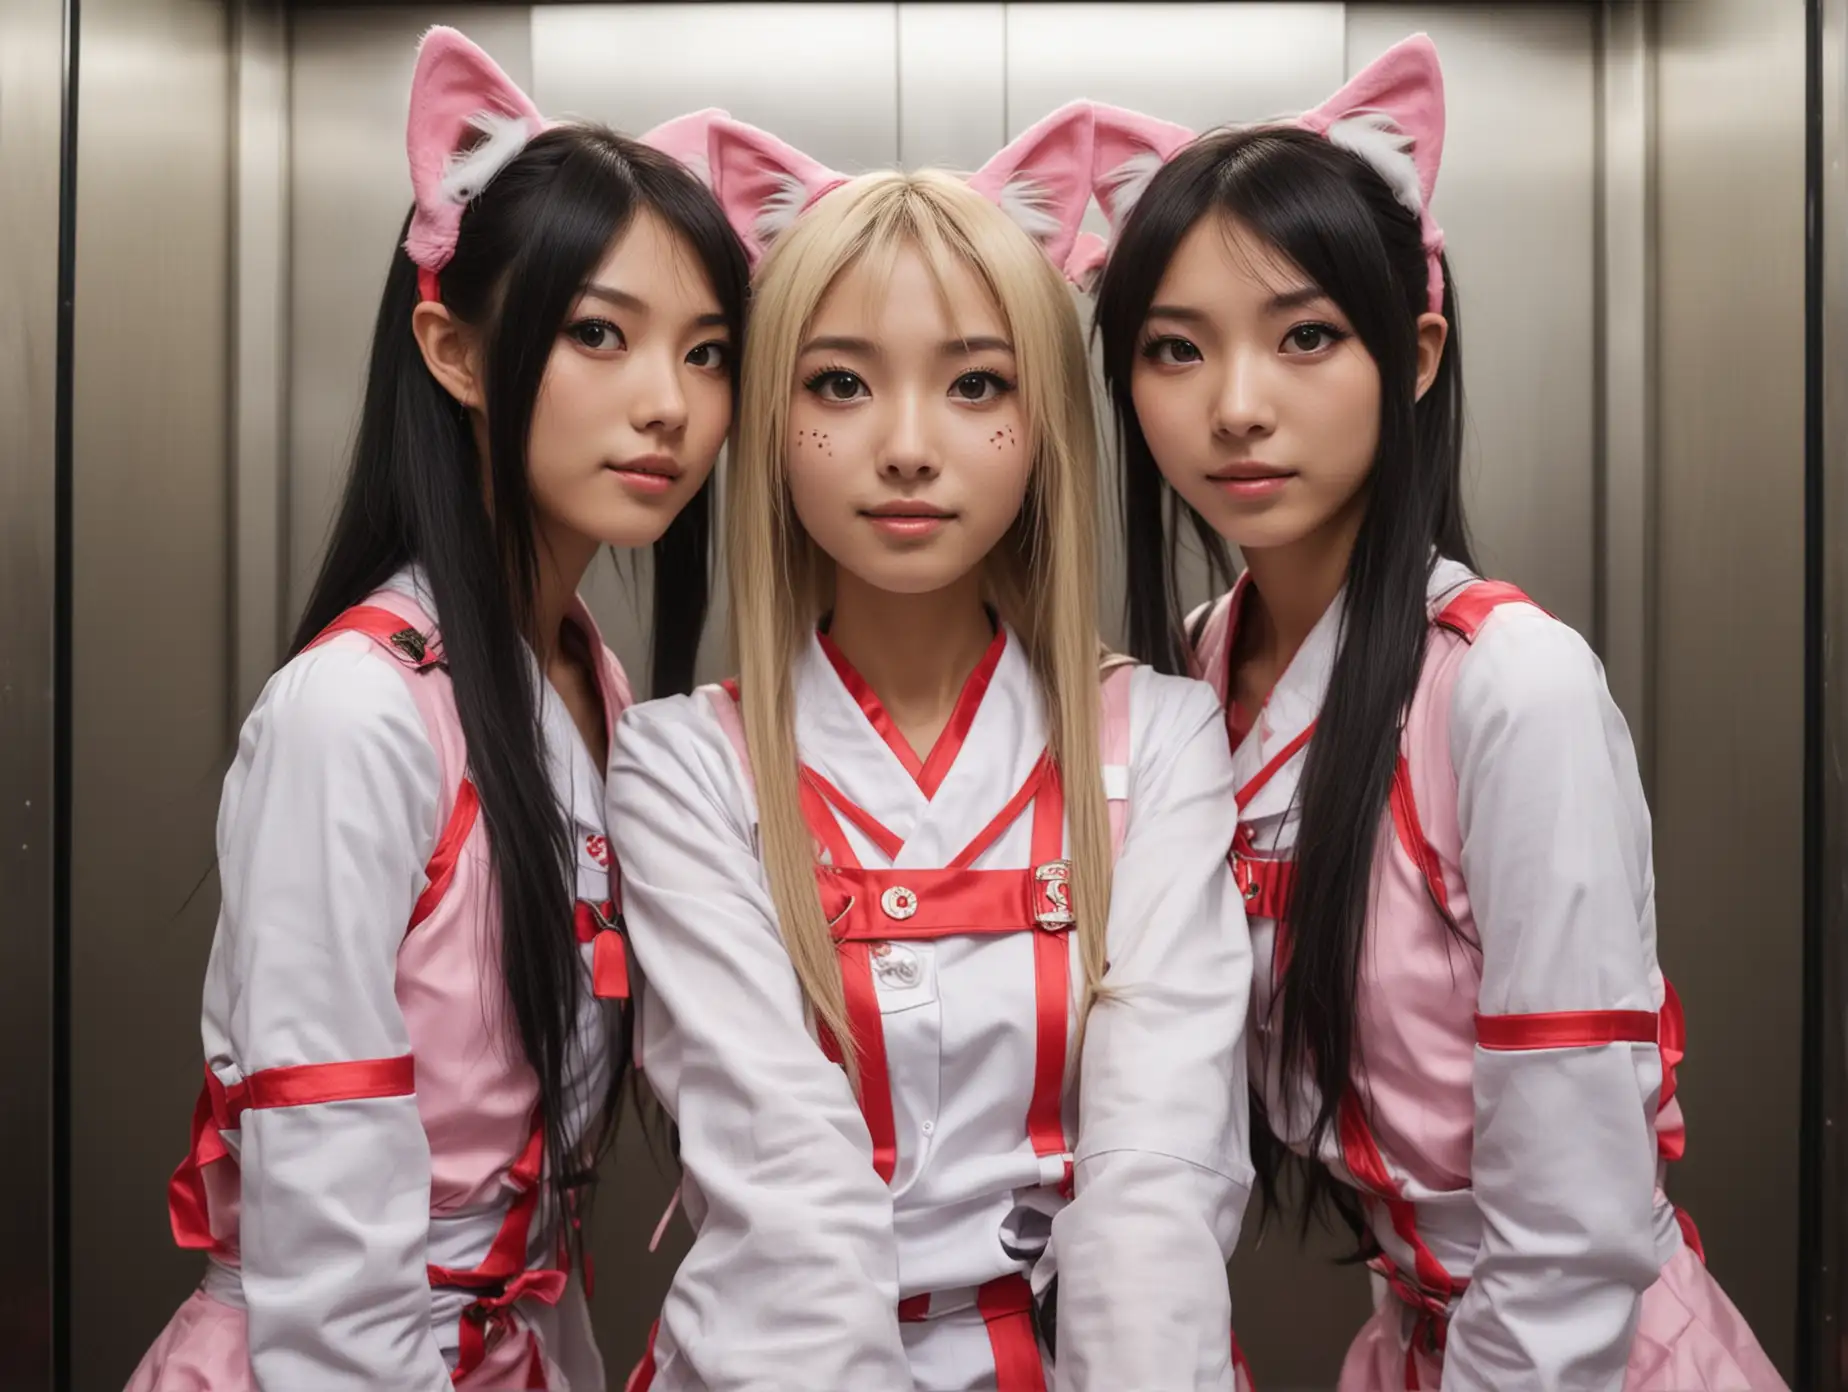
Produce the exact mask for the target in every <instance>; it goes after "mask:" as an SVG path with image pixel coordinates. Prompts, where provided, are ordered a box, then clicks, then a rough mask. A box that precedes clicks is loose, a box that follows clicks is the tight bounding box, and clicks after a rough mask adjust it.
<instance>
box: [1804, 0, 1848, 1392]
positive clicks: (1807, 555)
mask: <svg viewBox="0 0 1848 1392" xmlns="http://www.w3.org/2000/svg"><path fill="white" fill-rule="evenodd" d="M1804 11H1805V19H1806V25H1805V29H1806V39H1807V52H1806V55H1805V63H1804V86H1805V88H1806V93H1805V96H1806V105H1807V116H1806V120H1805V122H1804V184H1805V188H1804V203H1805V209H1804V211H1805V213H1806V217H1805V229H1804V231H1805V237H1804V280H1805V284H1806V291H1807V293H1806V294H1805V296H1804V312H1803V337H1804V406H1803V746H1804V760H1803V948H1802V954H1803V987H1802V992H1803V1022H1802V1072H1801V1082H1800V1092H1801V1103H1800V1116H1801V1121H1800V1123H1799V1137H1800V1144H1799V1147H1798V1162H1797V1204H1798V1215H1797V1309H1796V1326H1797V1327H1796V1345H1797V1346H1796V1367H1795V1372H1796V1382H1797V1385H1798V1386H1799V1387H1816V1388H1818V1389H1830V1388H1838V1387H1839V1386H1840V1385H1841V1383H1840V1367H1839V1364H1840V1360H1839V1359H1838V1358H1834V1357H1829V1356H1827V1352H1828V1351H1827V1343H1826V1339H1825V1334H1826V1330H1827V1326H1828V1323H1829V1321H1828V1320H1827V1319H1826V1318H1825V1315H1824V1310H1823V1308H1822V1303H1823V1302H1824V1301H1825V1300H1827V1299H1828V1297H1829V1293H1830V1288H1831V1285H1832V1284H1833V1283H1832V1282H1830V1281H1829V1280H1828V1279H1827V1278H1826V1274H1825V1271H1824V1269H1823V1263H1824V1261H1825V1260H1826V1258H1825V1256H1824V1253H1825V1252H1826V1250H1827V1247H1826V1243H1825V1238H1824V1235H1823V1232H1822V1229H1823V1225H1824V1223H1825V1222H1826V1221H1827V1220H1828V1218H1829V1217H1830V1216H1831V1215H1830V1214H1829V1211H1828V1210H1829V1207H1830V1206H1829V1205H1828V1204H1827V1203H1825V1201H1824V1193H1823V1185H1824V1183H1825V1170H1826V1164H1825V1161H1826V1149H1827V1132H1828V1127H1827V1098H1826V1095H1825V1089H1826V1081H1825V1079H1826V1074H1827V1068H1828V1059H1827V1058H1826V1057H1825V1056H1824V1050H1825V1048H1826V1047H1827V1040H1828V1038H1829V1036H1830V1031H1828V1030H1827V1029H1826V1028H1825V1021H1824V1014H1825V1012H1826V1011H1827V1010H1828V1008H1829V996H1830V993H1829V991H1828V989H1827V985H1828V982H1827V972H1828V968H1829V965H1830V964H1829V954H1828V953H1827V951H1826V943H1825V941H1824V937H1823V933H1824V929H1825V926H1826V919H1827V917H1828V915H1827V913H1826V912H1825V899H1824V894H1825V881H1824V874H1823V857H1824V842H1823V834H1824V821H1825V818H1826V816H1827V808H1826V805H1825V803H1826V788H1825V783H1824V777H1823V770H1824V761H1825V759H1827V758H1828V757H1829V756H1830V753H1831V750H1830V739H1829V731H1828V730H1827V729H1825V725H1824V719H1825V717H1824V704H1823V696H1824V682H1825V680H1826V674H1825V670H1824V654H1823V648H1822V644H1823V633H1824V625H1825V622H1826V620H1827V614H1826V612H1825V611H1826V604H1827V599H1826V591H1825V587H1824V583H1823V576H1824V556H1823V547H1824V545H1825V543H1826V536H1827V527H1826V520H1825V515H1824V512H1823V507H1824V503H1825V495H1824V488H1825V477H1824V466H1825V461H1824V457H1823V456H1824V450H1825V448H1826V446H1825V441H1826V439H1827V436H1826V434H1825V427H1826V424H1827V422H1826V420H1825V396H1824V392H1825V383H1826V377H1825V372H1826V365H1825V363H1824V359H1823V354H1824V351H1825V347H1826V346H1827V345H1826V344H1825V331H1824V319H1823V314H1824V308H1825V306H1824V303H1823V296H1824V294H1825V292H1826V288H1827V287H1826V285H1825V275H1824V267H1825V263H1824V259H1823V252H1824V247H1823V242H1822V238H1823V234H1824V231H1825V224H1824V216H1823V214H1824V202H1823V194H1824V184H1823V178H1824V160H1823V149H1822V145H1823V139H1824V126H1823V121H1824V116H1825V112H1824V109H1823V108H1824V104H1825V103H1828V104H1829V107H1830V110H1829V112H1828V113H1827V114H1828V116H1829V117H1830V118H1831V119H1833V120H1836V121H1839V120H1840V119H1841V117H1842V115H1843V112H1842V109H1841V100H1840V97H1841V94H1840V93H1831V92H1828V91H1826V90H1825V89H1824V85H1823V81H1822V62H1823V41H1824V26H1823V12H1822V5H1821V4H1820V3H1819V0H1806V4H1805V5H1804ZM1837 37H1839V36H1837ZM1831 97H1834V100H1833V101H1831V100H1830V98H1831ZM1837 346H1838V347H1839V346H1840V345H1837Z"/></svg>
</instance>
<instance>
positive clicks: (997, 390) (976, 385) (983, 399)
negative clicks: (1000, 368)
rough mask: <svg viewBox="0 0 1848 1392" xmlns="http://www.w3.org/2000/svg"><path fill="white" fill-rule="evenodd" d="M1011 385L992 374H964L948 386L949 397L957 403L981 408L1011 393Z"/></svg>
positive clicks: (997, 375)
mask: <svg viewBox="0 0 1848 1392" xmlns="http://www.w3.org/2000/svg"><path fill="white" fill-rule="evenodd" d="M1013 389H1014V388H1013V384H1012V383H1010V382H1008V381H1007V380H1006V379H1005V378H1003V377H1001V376H1000V375H999V374H998V373H994V372H965V373H963V375H962V376H960V377H958V378H957V379H956V381H955V382H954V383H952V384H951V386H950V395H951V396H953V397H955V398H956V399H957V400H958V401H966V402H968V403H970V404H971V405H976V406H982V405H986V404H987V403H988V402H990V401H996V400H999V399H1000V398H1001V397H1002V396H1003V395H1005V394H1006V393H1007V392H1010V391H1012V390H1013Z"/></svg>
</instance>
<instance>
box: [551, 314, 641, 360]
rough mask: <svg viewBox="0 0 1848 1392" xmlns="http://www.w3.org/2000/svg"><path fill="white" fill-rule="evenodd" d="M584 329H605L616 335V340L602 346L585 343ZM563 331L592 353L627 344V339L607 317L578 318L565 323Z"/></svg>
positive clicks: (622, 346)
mask: <svg viewBox="0 0 1848 1392" xmlns="http://www.w3.org/2000/svg"><path fill="white" fill-rule="evenodd" d="M586 329H607V330H608V331H609V332H610V333H612V334H614V335H615V336H616V342H615V343H614V344H606V345H603V346H602V347H599V346H598V345H597V344H595V343H586V342H584V331H585V330H586ZM565 332H566V333H567V334H568V335H570V336H571V337H572V338H574V339H576V340H577V341H578V345H579V346H580V347H583V348H588V349H589V350H590V351H591V352H593V353H608V352H613V351H614V350H615V349H617V348H626V347H628V345H629V340H628V338H627V337H625V336H624V334H623V331H622V330H621V329H619V328H617V327H616V325H614V324H612V323H611V322H610V321H609V320H607V319H579V320H577V321H576V322H574V323H571V324H567V325H566V326H565Z"/></svg>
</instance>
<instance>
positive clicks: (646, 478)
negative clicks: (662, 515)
mask: <svg viewBox="0 0 1848 1392" xmlns="http://www.w3.org/2000/svg"><path fill="white" fill-rule="evenodd" d="M604 467H605V468H607V469H608V470H609V471H610V472H611V473H612V474H614V475H616V477H617V478H618V479H619V480H621V482H622V485H623V486H624V487H625V488H627V489H628V490H629V491H630V492H632V493H651V494H660V493H665V492H667V491H668V490H669V489H670V488H672V487H673V486H674V484H675V483H676V482H678V481H679V478H680V474H681V469H680V465H679V464H678V463H676V462H675V461H674V460H673V459H672V458H670V457H669V456H667V455H665V454H647V455H643V456H642V457H641V458H639V459H631V460H627V461H626V462H624V463H621V464H607V465H605V466H604Z"/></svg>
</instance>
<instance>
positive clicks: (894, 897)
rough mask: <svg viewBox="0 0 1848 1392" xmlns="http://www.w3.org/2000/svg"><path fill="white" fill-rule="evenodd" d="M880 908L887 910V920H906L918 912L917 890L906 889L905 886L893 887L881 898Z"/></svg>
mask: <svg viewBox="0 0 1848 1392" xmlns="http://www.w3.org/2000/svg"><path fill="white" fill-rule="evenodd" d="M879 907H880V908H882V909H884V910H885V915H886V917H887V918H895V919H899V920H901V921H902V920H904V919H907V918H910V917H911V915H912V914H914V913H916V912H917V911H918V896H917V891H916V890H911V889H906V888H905V887H904V886H903V885H893V886H892V887H891V888H890V889H888V890H887V891H886V892H885V893H884V894H882V895H880V896H879Z"/></svg>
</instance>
